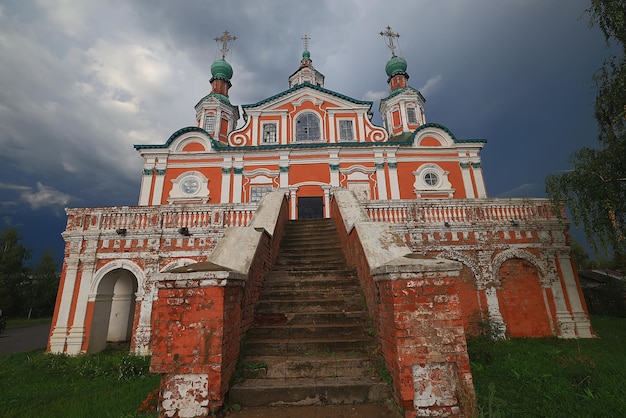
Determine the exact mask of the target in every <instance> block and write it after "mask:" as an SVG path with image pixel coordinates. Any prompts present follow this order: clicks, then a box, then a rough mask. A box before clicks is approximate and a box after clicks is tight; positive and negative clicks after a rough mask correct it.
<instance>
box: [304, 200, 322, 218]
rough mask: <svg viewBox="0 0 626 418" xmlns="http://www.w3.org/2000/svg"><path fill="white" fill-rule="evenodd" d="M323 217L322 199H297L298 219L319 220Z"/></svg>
mask: <svg viewBox="0 0 626 418" xmlns="http://www.w3.org/2000/svg"><path fill="white" fill-rule="evenodd" d="M323 217H324V198H323V197H322V196H319V197H317V196H307V197H299V198H298V219H321V218H323Z"/></svg>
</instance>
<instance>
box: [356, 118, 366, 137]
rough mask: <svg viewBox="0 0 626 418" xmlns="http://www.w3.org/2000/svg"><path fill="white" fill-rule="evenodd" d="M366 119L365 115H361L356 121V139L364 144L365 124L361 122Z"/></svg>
mask: <svg viewBox="0 0 626 418" xmlns="http://www.w3.org/2000/svg"><path fill="white" fill-rule="evenodd" d="M366 117H367V115H365V114H363V115H361V116H359V118H358V119H357V120H358V123H359V134H358V136H357V138H356V139H357V141H358V142H365V122H363V119H364V118H366Z"/></svg>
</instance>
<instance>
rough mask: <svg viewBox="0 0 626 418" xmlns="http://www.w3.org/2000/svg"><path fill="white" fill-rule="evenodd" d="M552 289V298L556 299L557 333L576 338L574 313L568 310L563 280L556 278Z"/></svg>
mask: <svg viewBox="0 0 626 418" xmlns="http://www.w3.org/2000/svg"><path fill="white" fill-rule="evenodd" d="M550 290H551V291H552V300H553V301H554V309H555V311H556V312H555V315H556V322H557V323H556V324H555V326H556V328H557V329H556V332H557V335H558V336H560V337H563V338H576V325H575V324H574V320H573V319H572V314H571V313H570V312H569V311H568V310H567V304H566V303H565V295H564V294H563V288H562V287H561V282H560V281H558V280H555V281H553V282H552V283H550Z"/></svg>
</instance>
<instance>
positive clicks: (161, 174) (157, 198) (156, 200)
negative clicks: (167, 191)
mask: <svg viewBox="0 0 626 418" xmlns="http://www.w3.org/2000/svg"><path fill="white" fill-rule="evenodd" d="M166 167H167V159H166V158H163V159H159V161H158V162H157V163H156V166H155V167H154V170H155V173H156V179H155V181H154V190H152V204H153V205H160V204H161V198H162V197H163V185H164V184H165V172H166Z"/></svg>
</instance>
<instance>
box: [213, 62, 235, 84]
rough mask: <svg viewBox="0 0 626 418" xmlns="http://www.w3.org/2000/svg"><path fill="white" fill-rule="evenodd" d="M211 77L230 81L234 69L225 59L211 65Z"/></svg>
mask: <svg viewBox="0 0 626 418" xmlns="http://www.w3.org/2000/svg"><path fill="white" fill-rule="evenodd" d="M211 75H212V76H213V78H214V79H218V80H227V81H228V80H230V79H231V78H232V76H233V67H231V66H230V64H229V63H227V62H226V61H224V60H223V59H221V60H217V61H215V62H214V63H213V64H211Z"/></svg>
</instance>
